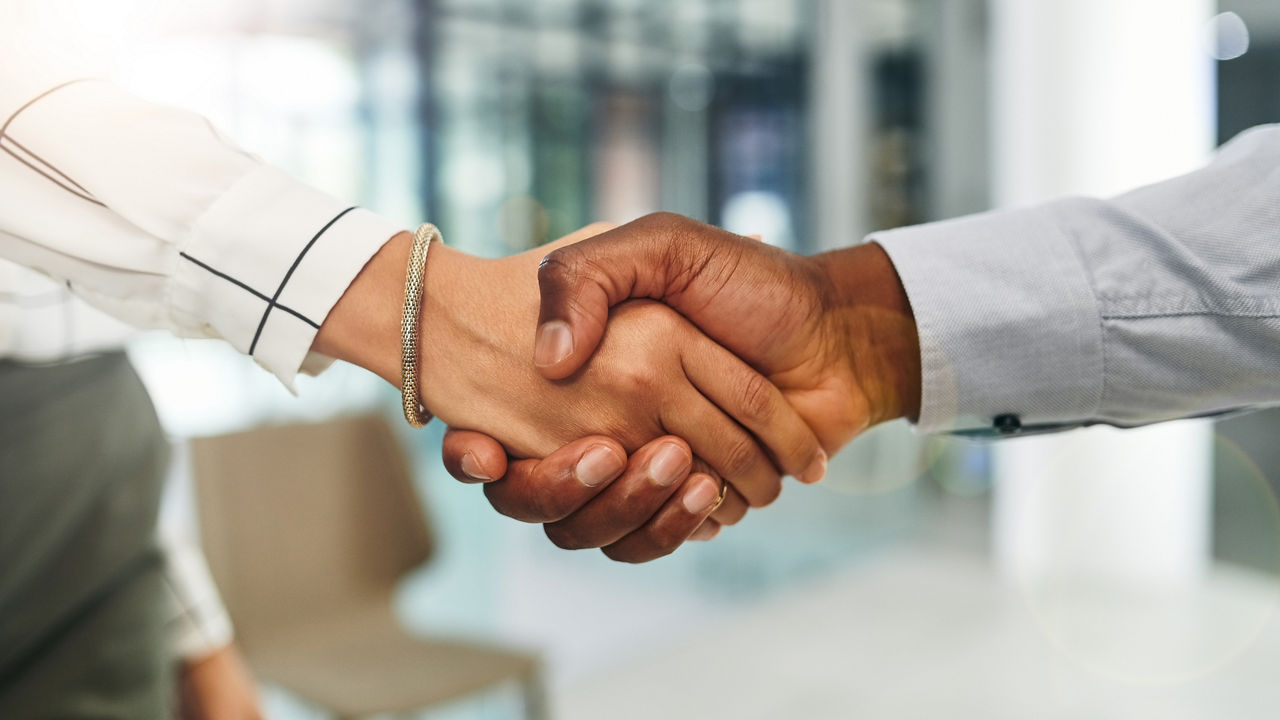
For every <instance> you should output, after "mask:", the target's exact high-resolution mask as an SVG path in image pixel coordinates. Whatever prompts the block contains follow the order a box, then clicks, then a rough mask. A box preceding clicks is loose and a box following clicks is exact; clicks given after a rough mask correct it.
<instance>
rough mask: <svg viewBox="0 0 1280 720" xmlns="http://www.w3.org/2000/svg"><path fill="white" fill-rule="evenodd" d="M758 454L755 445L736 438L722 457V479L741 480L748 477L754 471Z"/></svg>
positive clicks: (744, 438)
mask: <svg viewBox="0 0 1280 720" xmlns="http://www.w3.org/2000/svg"><path fill="white" fill-rule="evenodd" d="M758 459H759V454H758V452H757V450H756V445H755V443H754V442H752V441H751V440H750V439H748V438H746V437H741V438H738V439H736V440H734V441H732V442H731V443H730V444H729V447H728V448H726V449H725V455H724V462H725V468H724V473H723V475H724V477H726V478H741V477H745V476H747V475H750V474H751V472H752V471H753V470H754V469H755V466H756V462H757V461H758Z"/></svg>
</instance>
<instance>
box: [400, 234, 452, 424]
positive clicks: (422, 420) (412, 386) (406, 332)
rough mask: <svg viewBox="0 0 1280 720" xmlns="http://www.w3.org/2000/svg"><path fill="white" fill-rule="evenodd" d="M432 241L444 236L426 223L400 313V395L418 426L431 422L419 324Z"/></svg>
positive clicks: (419, 236) (412, 260)
mask: <svg viewBox="0 0 1280 720" xmlns="http://www.w3.org/2000/svg"><path fill="white" fill-rule="evenodd" d="M433 242H444V238H443V237H441V236H440V231H439V230H438V229H436V226H435V225H432V224H431V223H423V224H422V226H421V227H419V228H418V230H417V232H415V233H414V234H413V249H412V250H411V251H410V252H409V270H408V272H407V273H406V274H405V278H404V314H403V315H401V316H400V352H401V355H400V398H401V400H402V401H403V404H404V419H405V420H408V421H409V424H410V425H412V426H413V427H415V428H420V427H422V426H424V425H426V424H427V423H428V422H431V413H429V412H427V409H426V408H425V407H423V405H422V402H421V401H420V400H419V399H418V325H419V321H420V318H421V317H422V287H423V285H424V284H425V282H426V276H427V251H428V250H430V249H431V243H433Z"/></svg>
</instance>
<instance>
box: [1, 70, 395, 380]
mask: <svg viewBox="0 0 1280 720" xmlns="http://www.w3.org/2000/svg"><path fill="white" fill-rule="evenodd" d="M4 56H5V62H4V63H0V257H3V258H6V259H9V260H13V261H15V262H17V263H19V264H22V265H25V266H27V267H31V268H34V269H36V270H38V271H40V272H42V273H44V274H46V275H48V276H50V277H52V278H54V279H56V280H58V281H60V282H63V283H65V284H66V286H67V287H69V288H70V289H71V290H72V291H73V292H75V293H76V294H77V295H79V296H80V297H82V298H84V299H85V300H87V301H88V302H89V303H90V304H92V305H94V306H96V307H98V308H100V309H102V310H105V311H106V312H107V313H109V314H111V315H113V316H115V317H117V318H120V319H122V320H124V321H126V322H128V323H130V324H132V325H135V326H138V327H143V328H166V329H169V330H172V331H173V332H175V333H176V334H178V335H180V336H184V337H214V338H223V339H225V340H227V341H228V342H230V343H231V344H232V345H233V346H235V347H236V348H237V349H238V350H240V351H241V352H244V353H247V354H249V355H251V356H253V358H254V359H255V360H257V361H258V362H259V363H260V364H261V365H263V366H264V367H266V368H267V369H268V370H270V371H271V372H273V373H275V374H276V375H277V376H278V377H279V378H280V379H281V380H282V381H283V382H284V383H285V384H286V385H288V386H290V387H292V381H293V378H294V376H295V375H296V374H297V373H298V372H299V371H300V370H301V371H303V372H316V371H319V370H320V369H323V367H325V366H326V365H327V363H328V359H327V358H324V357H321V356H319V355H316V354H314V353H311V352H310V347H311V344H312V341H313V339H314V337H315V334H316V331H317V329H318V328H319V326H320V324H321V323H322V322H324V319H325V317H326V316H327V315H328V313H329V310H330V309H331V308H332V307H333V305H334V304H335V303H336V302H337V301H338V299H339V298H340V297H341V296H342V294H343V292H344V291H345V290H346V288H347V286H348V285H349V284H350V283H351V281H352V280H353V279H354V278H355V276H356V274H358V273H359V271H360V270H361V268H363V267H364V265H365V263H366V262H367V261H368V259H369V258H370V257H371V256H372V255H373V254H374V253H375V252H376V251H377V250H378V249H379V248H380V247H381V246H382V245H383V243H385V242H386V241H387V240H388V239H390V238H391V237H392V236H393V235H395V234H396V233H397V232H399V231H400V230H401V228H400V227H398V226H397V225H395V224H393V223H391V222H389V221H387V220H385V219H383V218H381V217H379V216H377V215H375V214H373V213H371V212H368V211H366V210H363V209H360V208H355V207H351V206H350V205H349V204H348V203H345V202H342V201H340V200H338V199H335V198H333V197H330V196H328V195H326V194H324V193H322V192H319V191H317V190H315V189H312V188H311V187H308V186H307V185H305V184H303V183H301V182H298V181H297V180H295V179H293V178H291V177H289V176H288V175H287V174H285V173H284V172H282V171H280V170H278V169H276V168H274V167H271V166H269V165H266V164H264V163H263V162H261V161H260V160H259V159H257V158H255V157H254V156H252V155H250V154H248V153H246V152H244V151H242V150H240V149H239V148H237V147H236V146H235V145H233V144H232V143H230V142H229V141H228V140H227V139H226V138H224V137H222V136H221V135H219V133H218V132H217V131H216V130H215V129H214V128H213V127H212V126H211V125H210V124H209V123H208V122H207V121H206V120H205V119H204V118H202V117H200V116H198V115H195V114H192V113H189V112H185V111H182V110H178V109H174V108H169V107H164V106H160V105H155V104H152V103H149V102H146V101H144V100H142V99H140V98H138V97H135V96H134V95H131V94H130V93H128V92H126V91H124V90H122V89H121V88H119V87H117V86H115V85H113V84H111V83H109V82H106V81H103V80H95V79H80V77H81V76H80V75H77V74H76V72H77V71H76V70H75V69H63V68H59V67H56V66H54V65H52V64H47V63H46V62H45V61H46V60H48V59H49V58H48V53H44V54H43V55H41V54H39V53H28V52H24V51H23V50H22V49H21V47H10V48H7V49H6V50H5V52H4Z"/></svg>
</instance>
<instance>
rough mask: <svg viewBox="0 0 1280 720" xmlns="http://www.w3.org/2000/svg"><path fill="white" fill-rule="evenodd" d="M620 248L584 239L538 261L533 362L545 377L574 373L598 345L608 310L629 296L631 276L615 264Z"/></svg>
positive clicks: (621, 265)
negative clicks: (538, 295) (538, 305)
mask: <svg viewBox="0 0 1280 720" xmlns="http://www.w3.org/2000/svg"><path fill="white" fill-rule="evenodd" d="M622 252H623V249H622V248H621V247H619V244H618V243H611V242H608V241H607V240H606V241H605V242H599V241H598V240H587V241H584V242H581V243H578V244H576V245H570V246H568V247H563V248H560V249H559V250H555V251H552V252H551V253H549V254H548V255H547V256H546V257H544V258H543V259H542V263H541V264H540V265H539V266H538V288H539V291H540V293H541V295H542V304H541V309H540V310H539V313H538V335H537V337H536V339H535V341H534V358H533V361H534V364H535V365H537V367H538V370H539V372H541V373H542V374H543V375H544V376H545V377H547V378H549V379H552V380H559V379H561V378H565V377H568V376H570V375H572V374H573V373H575V372H577V370H578V368H580V367H582V364H583V363H585V362H586V361H587V358H589V357H591V354H592V353H593V352H594V351H595V349H596V346H597V345H599V344H600V338H601V337H603V336H604V328H605V324H606V323H607V322H608V319H609V308H610V307H611V306H612V305H613V304H614V303H617V302H621V301H622V300H624V299H626V298H627V297H629V296H630V294H631V287H633V286H634V284H635V281H634V275H633V273H632V272H631V271H630V270H629V269H628V266H627V265H625V264H623V263H618V262H614V260H615V259H616V256H618V255H619V254H621V253H622ZM632 260H633V261H635V258H634V257H633V258H632Z"/></svg>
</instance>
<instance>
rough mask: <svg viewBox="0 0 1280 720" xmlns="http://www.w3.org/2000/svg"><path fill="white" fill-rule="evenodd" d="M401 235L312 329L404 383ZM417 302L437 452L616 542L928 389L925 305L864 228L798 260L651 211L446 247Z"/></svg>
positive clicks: (728, 507)
mask: <svg viewBox="0 0 1280 720" xmlns="http://www.w3.org/2000/svg"><path fill="white" fill-rule="evenodd" d="M409 244H410V240H409V238H408V237H407V235H401V236H397V237H396V238H394V239H392V240H391V241H390V242H388V243H387V245H386V246H384V247H383V249H382V250H381V251H380V252H379V253H378V254H377V255H376V256H375V257H374V258H373V260H371V261H370V263H369V265H368V266H366V268H365V269H364V271H363V272H362V273H361V275H360V277H358V278H357V279H356V282H355V283H353V284H352V286H351V288H350V289H349V291H348V293H347V294H346V295H344V296H343V299H342V300H341V301H340V302H339V303H338V305H336V306H335V307H334V309H333V311H332V313H331V315H330V317H329V320H327V321H326V322H325V324H324V326H322V327H321V331H320V334H319V335H318V336H317V339H316V349H318V350H320V351H321V352H326V353H327V354H330V355H333V356H336V357H340V358H343V359H348V360H351V361H352V362H356V363H357V364H360V365H363V366H364V367H367V368H369V369H370V370H373V371H374V372H376V373H378V374H379V375H381V376H382V377H384V378H386V379H387V380H388V381H390V382H392V383H393V384H397V385H398V384H399V341H398V333H399V328H398V325H396V324H395V323H396V322H398V318H399V315H398V306H399V302H400V299H401V298H400V296H399V291H398V288H399V287H400V284H398V282H397V278H398V279H399V281H402V280H403V277H404V268H405V266H406V262H407V259H408V255H409ZM353 291H354V292H353ZM422 308H423V309H422V317H421V326H420V327H421V335H420V342H419V348H420V349H419V383H418V386H419V388H420V393H421V401H422V404H423V405H424V406H425V407H426V408H428V409H429V410H430V411H431V412H432V413H433V414H434V415H436V416H437V417H439V418H441V419H442V420H444V421H445V422H446V423H448V425H449V427H450V429H449V432H448V434H447V435H446V437H445V442H444V462H445V465H446V467H447V468H448V470H449V472H450V473H451V474H453V475H454V476H455V477H457V478H458V479H459V480H462V481H464V482H473V483H483V484H484V488H485V494H486V496H487V497H488V499H489V501H490V502H491V503H492V504H493V506H494V508H495V509H497V510H498V511H499V512H501V513H503V514H505V515H508V516H510V517H513V518H516V519H518V520H522V521H525V522H533V523H543V524H544V525H545V529H546V532H547V535H548V537H550V539H551V540H552V542H554V543H555V544H556V545H558V546H560V547H564V548H588V547H599V548H603V550H604V552H605V554H606V555H608V556H609V557H610V558H613V559H615V560H621V561H627V562H644V561H647V560H651V559H654V558H657V557H661V556H663V555H666V554H668V553H670V552H672V551H674V550H675V549H676V548H677V547H679V546H680V545H681V544H682V543H683V542H684V541H686V540H690V539H693V540H706V539H710V538H712V537H714V536H715V535H716V534H717V533H718V532H719V529H720V527H721V526H722V525H728V524H733V523H736V522H738V521H739V520H740V519H742V517H743V516H744V515H745V514H746V512H747V510H748V508H751V507H761V506H764V505H768V504H769V503H771V502H772V501H773V500H774V499H776V498H777V496H778V494H779V492H780V491H781V489H782V477H783V476H784V475H790V476H793V477H795V478H796V479H798V480H800V481H801V482H805V483H813V482H817V481H818V480H820V479H822V477H823V475H824V474H825V472H826V463H827V455H828V454H829V453H832V452H835V451H836V450H837V449H838V448H840V447H841V446H842V445H844V444H845V443H847V442H849V441H850V440H851V439H853V438H854V437H855V436H856V435H858V434H859V433H861V432H862V431H864V430H866V429H867V428H868V427H870V426H872V425H875V424H877V423H880V422H884V421H887V420H891V419H894V418H898V417H904V416H905V417H914V416H915V414H916V413H917V412H918V408H919V403H920V355H919V341H918V339H917V335H916V328H915V323H914V320H913V318H912V315H911V311H910V307H909V305H908V302H907V298H906V294H905V292H904V291H903V288H902V286H901V283H900V282H899V280H898V277H897V275H896V273H895V272H894V269H893V266H892V264H891V262H890V261H889V258H888V256H887V255H886V254H885V253H884V251H883V250H881V249H880V248H879V246H877V245H875V244H872V243H868V244H864V245H859V246H856V247H852V248H848V249H844V250H837V251H833V252H828V253H825V254H822V255H818V256H815V257H811V258H806V257H801V256H798V255H794V254H791V253H788V252H785V251H783V250H780V249H778V248H774V247H771V246H769V245H766V244H764V243H762V242H758V241H756V240H752V239H749V238H744V237H741V236H738V235H734V234H732V233H729V232H727V231H724V230H721V229H718V228H715V227H711V226H708V225H704V224H701V223H698V222H695V221H693V220H689V219H687V218H684V217H680V216H677V215H671V214H665V213H661V214H655V215H649V216H646V217H644V218H641V219H639V220H636V221H635V222H632V223H629V224H627V225H623V226H620V227H614V228H611V227H608V226H603V225H593V226H590V227H588V228H585V229H583V230H580V231H578V232H577V233H574V234H573V235H570V236H569V237H566V238H563V239H561V240H559V241H557V242H555V243H553V244H552V245H550V246H547V247H543V248H538V249H536V250H532V251H530V252H526V253H523V254H520V255H515V256H512V257H508V258H503V259H498V260H489V259H483V258H477V257H473V256H469V255H467V254H465V253H462V252H460V251H458V250H455V249H453V248H450V247H447V246H437V247H436V248H434V249H433V250H432V251H431V253H430V255H429V259H428V262H427V267H426V281H425V290H424V296H423V301H422ZM535 329H536V332H535Z"/></svg>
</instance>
